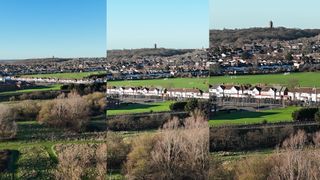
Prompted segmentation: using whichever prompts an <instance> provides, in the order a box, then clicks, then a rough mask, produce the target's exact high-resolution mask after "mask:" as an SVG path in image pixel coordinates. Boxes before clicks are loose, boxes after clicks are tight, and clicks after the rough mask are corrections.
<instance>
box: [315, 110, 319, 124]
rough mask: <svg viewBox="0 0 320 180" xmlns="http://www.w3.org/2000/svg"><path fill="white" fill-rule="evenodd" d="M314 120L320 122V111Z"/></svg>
mask: <svg viewBox="0 0 320 180" xmlns="http://www.w3.org/2000/svg"><path fill="white" fill-rule="evenodd" d="M314 120H315V121H317V122H320V109H319V111H318V112H316V114H315V115H314Z"/></svg>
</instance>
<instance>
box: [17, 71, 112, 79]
mask: <svg viewBox="0 0 320 180" xmlns="http://www.w3.org/2000/svg"><path fill="white" fill-rule="evenodd" d="M103 73H106V72H105V71H96V72H73V73H54V74H32V75H23V76H22V77H27V78H57V79H77V80H80V79H84V78H86V77H88V76H92V75H99V74H103Z"/></svg>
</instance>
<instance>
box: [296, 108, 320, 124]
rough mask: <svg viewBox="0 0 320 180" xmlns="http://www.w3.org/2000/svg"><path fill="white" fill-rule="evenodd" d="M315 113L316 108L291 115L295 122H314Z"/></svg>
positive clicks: (301, 110) (304, 109)
mask: <svg viewBox="0 0 320 180" xmlns="http://www.w3.org/2000/svg"><path fill="white" fill-rule="evenodd" d="M317 111H319V109H318V108H303V109H299V110H296V111H294V112H293V113H292V118H293V120H295V121H314V120H315V114H316V112H317Z"/></svg>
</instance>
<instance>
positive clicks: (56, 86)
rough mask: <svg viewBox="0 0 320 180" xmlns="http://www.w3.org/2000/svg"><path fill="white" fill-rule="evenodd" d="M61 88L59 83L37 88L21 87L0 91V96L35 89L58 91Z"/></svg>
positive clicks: (33, 90) (29, 91)
mask: <svg viewBox="0 0 320 180" xmlns="http://www.w3.org/2000/svg"><path fill="white" fill-rule="evenodd" d="M59 90H61V85H60V84H55V85H50V86H46V87H38V88H31V89H22V90H17V91H6V92H0V96H9V95H16V94H22V93H31V92H36V91H59Z"/></svg>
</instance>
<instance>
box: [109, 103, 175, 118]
mask: <svg viewBox="0 0 320 180" xmlns="http://www.w3.org/2000/svg"><path fill="white" fill-rule="evenodd" d="M172 103H173V102H172V101H166V102H157V103H148V104H129V105H122V106H121V107H119V108H118V109H114V110H108V111H107V114H108V115H111V116H112V115H123V114H139V113H147V112H150V111H152V112H165V111H170V104H172Z"/></svg>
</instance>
